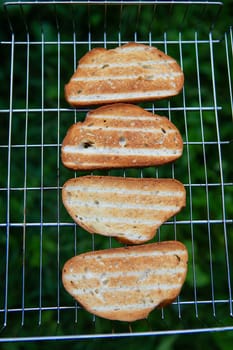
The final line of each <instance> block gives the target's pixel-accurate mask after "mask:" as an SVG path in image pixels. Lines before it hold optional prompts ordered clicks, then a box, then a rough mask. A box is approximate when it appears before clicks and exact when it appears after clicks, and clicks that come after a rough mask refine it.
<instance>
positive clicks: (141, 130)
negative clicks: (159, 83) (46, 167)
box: [61, 103, 183, 170]
mask: <svg viewBox="0 0 233 350" xmlns="http://www.w3.org/2000/svg"><path fill="white" fill-rule="evenodd" d="M182 152H183V141H182V137H181V134H180V132H179V130H178V129H177V128H176V126H175V125H174V124H173V123H172V122H171V121H169V119H168V118H167V117H164V116H159V115H156V114H152V113H150V112H148V111H146V110H144V109H142V108H141V107H138V106H135V105H131V104H125V103H117V104H113V105H107V106H102V107H99V108H97V109H95V110H92V111H91V112H89V113H88V114H87V116H86V118H85V120H84V122H78V123H75V124H73V125H72V126H71V127H70V128H69V129H68V131H67V134H66V136H65V138H64V140H63V142H62V147H61V159H62V163H63V165H64V166H66V167H68V168H70V169H74V170H94V169H111V168H129V167H148V166H157V165H162V164H165V163H169V162H173V161H175V160H177V159H178V158H179V157H180V156H181V155H182Z"/></svg>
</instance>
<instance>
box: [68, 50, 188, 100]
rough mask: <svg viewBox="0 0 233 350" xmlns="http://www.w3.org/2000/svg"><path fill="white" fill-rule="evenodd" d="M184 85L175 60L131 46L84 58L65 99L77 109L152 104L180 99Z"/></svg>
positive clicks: (157, 52)
mask: <svg viewBox="0 0 233 350" xmlns="http://www.w3.org/2000/svg"><path fill="white" fill-rule="evenodd" d="M183 84H184V74H183V72H182V70H181V68H180V66H179V64H178V63H177V62H176V61H175V60H174V59H173V58H172V57H170V56H168V55H166V54H165V53H164V52H162V51H160V50H158V49H157V48H156V47H152V46H148V45H143V44H139V43H128V44H125V45H122V46H120V47H117V48H114V49H109V50H106V49H104V48H94V49H92V50H91V51H89V52H88V53H87V54H85V55H84V56H83V57H82V58H81V59H80V61H79V63H78V67H77V70H76V72H75V73H74V74H73V75H72V77H71V79H70V81H69V83H68V84H66V86H65V97H66V100H67V102H68V103H69V104H70V105H72V106H75V107H78V106H88V105H96V104H106V103H113V102H141V101H151V100H156V99H162V98H168V97H171V96H175V95H177V94H178V93H179V92H180V91H181V89H182V87H183Z"/></svg>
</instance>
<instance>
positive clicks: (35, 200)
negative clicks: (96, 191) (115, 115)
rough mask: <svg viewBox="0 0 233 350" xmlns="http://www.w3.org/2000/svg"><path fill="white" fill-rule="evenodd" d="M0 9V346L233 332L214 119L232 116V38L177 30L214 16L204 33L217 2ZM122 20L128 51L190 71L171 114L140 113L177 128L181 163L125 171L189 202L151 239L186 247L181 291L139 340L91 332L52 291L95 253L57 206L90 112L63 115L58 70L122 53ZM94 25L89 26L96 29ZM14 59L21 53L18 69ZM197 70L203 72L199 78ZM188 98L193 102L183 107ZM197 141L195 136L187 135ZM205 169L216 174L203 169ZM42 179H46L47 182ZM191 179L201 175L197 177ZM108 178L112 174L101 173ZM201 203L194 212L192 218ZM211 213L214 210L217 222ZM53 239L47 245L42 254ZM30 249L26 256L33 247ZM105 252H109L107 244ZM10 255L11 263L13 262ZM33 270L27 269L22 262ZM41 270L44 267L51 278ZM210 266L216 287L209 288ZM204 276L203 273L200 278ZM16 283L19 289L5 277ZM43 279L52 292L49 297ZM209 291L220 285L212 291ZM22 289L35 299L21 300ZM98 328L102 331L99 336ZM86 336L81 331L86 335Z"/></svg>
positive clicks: (90, 323)
mask: <svg viewBox="0 0 233 350" xmlns="http://www.w3.org/2000/svg"><path fill="white" fill-rule="evenodd" d="M28 6H32V7H33V9H34V10H35V9H36V12H37V13H38V14H37V15H38V16H37V18H38V27H39V29H40V30H39V34H38V33H37V36H36V35H34V33H33V31H31V27H30V25H31V24H30V20H29V18H28V17H27V11H26V10H27V7H28ZM147 6H149V7H148V8H149V12H150V15H149V18H150V20H149V21H148V23H147V24H146V29H147V30H146V31H145V30H144V29H143V30H144V31H142V28H141V24H142V23H141V22H142V19H143V14H144V8H146V7H147ZM61 7H62V9H63V10H64V11H68V13H71V17H70V18H71V20H70V23H69V26H68V29H69V30H70V33H71V35H70V37H69V36H67V37H65V36H63V25H64V23H63V22H62V17H61V11H60V9H61ZM165 7H166V9H167V11H168V12H167V13H168V14H169V16H168V18H167V20H168V21H167V22H168V27H164V28H162V29H161V33H160V34H161V35H158V36H156V31H157V29H158V28H157V27H156V23H157V20H158V17H159V15H160V11H162V10H163V8H165ZM178 7H179V8H180V11H181V12H180V13H181V16H180V18H179V21H178V24H179V29H183V30H178V31H177V33H176V35H174V33H170V29H171V27H172V20H173V14H174V13H175V12H176V11H177V9H178ZM4 8H5V14H6V17H7V21H8V26H9V33H8V35H7V36H6V37H5V38H3V40H1V41H0V45H1V48H2V49H3V50H5V51H6V52H8V54H9V55H10V57H9V62H10V68H9V69H10V71H9V90H8V94H9V99H8V101H9V102H8V103H7V102H4V103H3V105H2V108H1V109H0V116H1V117H2V120H4V121H5V124H6V122H7V130H6V132H5V134H4V137H3V138H2V140H1V144H0V152H2V154H3V155H5V158H3V160H0V162H1V169H3V170H4V171H3V174H5V175H3V177H2V180H1V181H0V196H1V201H2V203H3V210H2V214H0V230H1V235H2V237H3V238H2V239H1V241H0V242H3V246H4V254H3V256H4V264H2V267H3V271H1V274H2V275H3V278H2V280H3V284H4V287H3V288H2V290H3V295H2V297H1V298H0V317H1V318H0V321H1V322H2V324H1V327H2V330H1V332H0V342H3V341H4V342H11V341H21V342H24V341H35V340H38V341H43V340H69V339H77V340H82V339H87V340H88V339H92V338H95V339H98V338H101V339H102V338H114V337H115V338H118V337H138V336H145V335H146V336H158V335H163V334H170V335H172V334H188V333H203V332H216V331H227V330H233V322H232V319H231V318H230V317H231V316H232V312H233V310H232V278H233V276H232V268H231V266H232V258H231V254H230V247H231V244H232V235H231V232H232V224H233V218H232V209H231V207H230V201H229V198H230V195H231V194H232V188H233V182H232V178H231V177H230V175H229V173H228V171H227V167H226V164H227V162H229V161H230V157H229V152H230V151H229V150H230V146H231V145H232V139H231V137H230V133H229V132H228V131H229V130H225V128H224V130H223V124H222V118H223V117H224V123H226V124H227V125H229V126H230V123H231V122H232V118H231V116H232V115H233V98H232V79H233V77H232V75H233V72H232V62H233V38H232V28H231V27H230V28H229V29H228V31H227V32H226V33H222V35H221V37H218V36H215V35H214V30H213V31H207V32H205V33H203V32H201V31H200V32H199V31H198V30H194V31H192V33H191V34H190V32H189V33H188V35H186V31H185V28H183V27H182V26H183V23H186V22H187V21H189V18H190V16H191V17H192V14H193V11H194V13H195V11H196V10H198V11H199V12H198V13H199V14H200V17H203V16H207V14H209V13H212V17H211V22H210V23H208V26H207V27H208V28H212V29H213V28H214V27H215V25H217V19H218V16H219V15H220V13H221V9H222V3H221V2H217V1H212V2H206V1H189V2H185V1H176V2H174V1H171V2H167V1H145V2H141V1H128V2H124V3H123V2H122V1H99V2H98V3H97V2H94V1H72V2H70V3H68V2H65V1H57V2H56V1H37V2H36V3H35V2H32V1H25V2H23V1H17V2H9V3H5V7H4ZM42 9H43V10H44V9H46V10H49V11H50V14H51V22H52V23H53V24H51V28H52V30H51V33H52V34H51V33H49V35H47V29H46V21H44V20H43V19H44V18H43V16H45V19H46V11H42ZM82 9H84V10H85V14H86V16H87V19H88V24H87V28H86V31H85V33H84V34H83V36H82V37H81V36H80V33H79V30H78V28H79V27H78V17H77V16H78V15H77V13H79V10H80V13H81V15H83V14H82V12H81V10H82ZM132 9H133V10H132ZM131 10H132V11H131ZM14 11H17V13H18V15H19V17H18V18H19V22H20V23H21V26H22V27H23V28H24V30H25V35H24V34H22V35H21V33H18V32H17V31H15V28H17V23H15V22H14V19H15V17H14ZM94 11H97V13H98V14H99V16H100V18H101V23H102V24H101V26H102V32H101V35H97V34H96V32H95V26H96V23H94V22H93V13H94ZM98 11H99V12H98ZM112 11H116V17H117V16H118V17H119V18H118V17H117V18H118V20H117V21H116V23H115V24H113V26H114V25H115V27H114V28H113V29H114V31H113V32H114V34H111V35H110V34H109V18H111V13H112ZM114 13H115V12H114ZM101 16H102V17H101ZM129 16H131V17H133V18H134V30H133V31H131V33H130V35H131V37H130V38H131V39H130V40H134V41H137V42H141V43H145V44H148V45H152V46H158V47H160V48H161V49H162V50H163V51H164V52H166V53H168V54H170V52H172V53H173V52H174V53H175V55H176V59H177V61H178V62H179V63H180V65H181V67H182V69H183V70H184V72H186V69H187V70H188V68H190V65H192V69H193V72H194V75H193V76H192V78H190V77H188V76H187V77H185V78H186V84H185V87H184V89H183V91H182V93H181V94H180V96H179V97H177V99H174V102H173V100H169V101H162V102H161V103H160V102H158V103H155V104H153V103H150V104H145V109H147V110H149V111H152V112H153V113H158V114H159V113H161V114H165V115H167V116H168V117H169V119H170V120H172V121H173V122H174V123H175V124H178V127H179V128H180V130H181V132H182V135H183V139H184V155H183V157H182V160H181V161H179V162H180V163H177V164H176V163H175V164H171V165H169V166H166V167H165V168H156V169H149V170H148V169H139V170H138V171H137V170H134V173H133V176H136V177H144V176H146V177H147V176H148V174H149V176H152V175H153V176H154V177H160V176H164V174H165V176H167V177H173V178H176V177H177V176H178V177H179V178H180V179H181V180H183V183H184V186H185V188H186V191H187V198H188V201H187V207H186V209H185V210H184V211H183V212H182V213H181V214H180V215H179V216H177V217H175V218H173V219H171V220H169V221H168V222H166V223H165V224H164V225H163V226H162V227H161V229H160V230H159V232H158V239H161V240H163V239H164V238H165V237H166V238H168V239H172V238H174V239H179V240H184V241H185V243H186V244H187V245H188V249H189V256H190V257H189V276H188V282H187V283H186V284H187V286H186V287H184V290H182V292H181V295H180V296H179V297H178V298H177V300H176V301H174V302H173V304H172V305H171V307H170V308H168V309H167V308H166V309H162V310H161V311H158V313H157V314H156V317H154V318H153V315H152V316H151V318H150V319H149V320H148V322H144V323H143V325H142V328H141V331H138V329H139V328H140V327H139V328H138V327H137V328H136V330H135V328H134V325H133V324H132V325H123V326H119V324H114V325H113V324H112V323H111V322H109V323H107V324H106V322H107V321H103V320H102V321H101V320H99V319H98V318H96V317H93V316H92V315H89V314H88V313H86V312H85V311H84V310H83V308H82V307H81V306H80V305H79V304H78V303H76V302H75V303H74V302H72V299H70V298H68V297H67V295H66V294H65V292H64V290H63V288H62V285H61V268H62V265H63V263H64V261H65V259H66V258H68V257H71V256H73V255H75V254H78V253H79V252H82V251H84V250H85V249H88V250H91V249H93V250H95V249H98V248H99V246H101V244H102V243H103V241H100V238H98V237H95V236H94V235H92V236H90V235H88V234H87V233H85V232H83V231H82V230H81V229H80V228H79V227H77V225H76V224H74V222H73V221H72V220H71V219H70V218H69V217H68V216H67V215H66V212H65V210H64V207H63V205H62V201H61V194H60V191H61V188H62V184H63V182H64V181H65V180H66V179H67V178H68V176H70V177H71V176H72V177H73V176H79V175H80V174H79V173H70V172H67V170H65V169H64V167H63V166H62V165H61V162H60V147H61V141H62V139H63V137H64V135H65V132H66V130H67V128H68V127H69V126H70V125H71V124H72V123H73V122H76V121H78V120H81V119H82V118H83V115H85V114H86V112H87V111H88V110H87V109H85V108H82V109H78V110H75V109H72V108H69V107H68V106H67V104H66V103H65V101H64V98H63V87H64V84H65V83H66V82H67V79H68V78H69V77H68V76H67V65H68V66H69V65H70V66H71V67H72V68H71V71H72V70H73V71H74V70H75V69H76V65H77V61H78V59H79V58H80V57H81V56H82V54H83V51H84V49H85V50H86V51H88V50H91V49H92V48H93V47H96V46H97V47H99V46H102V47H105V48H108V47H113V46H118V45H122V44H124V43H126V42H128V40H129V39H128V38H127V35H128V34H127V33H126V30H125V26H126V24H127V23H128V20H129ZM174 17H176V16H174ZM208 18H209V17H208ZM96 21H97V22H98V18H97V19H96ZM170 26H171V27H170ZM143 28H144V27H143ZM195 29H196V28H195ZM0 39H1V38H0ZM66 50H69V52H70V53H71V56H70V57H71V61H70V62H69V63H67V62H64V56H65V57H66V54H65V52H66ZM5 51H4V52H5ZM218 51H221V54H222V52H224V53H225V55H224V57H223V58H222V66H223V70H224V73H225V74H226V82H227V91H226V92H225V94H226V95H225V96H224V101H223V98H222V96H220V95H218V91H219V90H218V83H217V79H218V76H217V68H216V63H215V58H216V55H217V54H218ZM19 52H20V54H22V53H23V58H22V56H20V54H19ZM203 52H205V55H203ZM35 53H36V54H37V55H38V60H37V62H33V59H34V57H35ZM50 55H52V56H53V58H54V61H53V62H55V70H52V68H51V66H50V61H49V57H50ZM63 55H64V56H63ZM222 56H223V54H222ZM18 59H21V61H20V62H21V63H22V71H23V76H24V78H23V84H22V86H23V88H22V89H24V91H23V92H22V96H23V98H24V104H22V103H21V104H20V103H18V102H17V101H18V100H17V96H16V92H18V86H17V84H18V81H17V72H16V66H17V65H18V61H17V60H18ZM190 62H191V63H190ZM203 63H204V64H205V67H206V68H205V69H206V71H203ZM35 64H36V65H38V70H37V74H35V73H34V67H33V66H34V65H35ZM69 68H70V67H68V69H69ZM50 70H51V71H52V72H53V73H54V72H55V73H54V75H55V77H54V79H53V84H54V85H53V87H54V90H55V98H54V99H53V100H52V102H51V101H50V100H48V98H47V89H48V88H49V86H48V72H50ZM64 70H65V74H64ZM33 79H34V80H35V82H34V80H33ZM206 80H208V82H206ZM32 83H34V84H35V86H36V87H35V91H36V92H37V94H38V96H39V98H38V99H37V102H36V103H35V102H34V100H33V96H32V95H33V93H34V91H33V90H32V91H31V86H32ZM206 86H208V93H209V95H210V96H209V99H206V96H205V88H206ZM191 90H192V96H194V97H192V99H191V98H190V91H191ZM203 91H204V92H203ZM207 102H208V103H207ZM210 102H211V103H210ZM226 109H227V110H226ZM50 123H51V124H50ZM209 128H211V129H212V133H211V134H209ZM195 129H196V133H194V130H195ZM228 129H229V128H228ZM35 130H36V132H35ZM197 131H198V132H197ZM20 134H21V135H22V136H20ZM194 135H195V136H194ZM210 135H211V137H210ZM226 150H227V151H226ZM211 152H212V153H213V154H211ZM18 157H21V158H20V159H22V160H23V161H22V163H21V164H20V165H19V164H18V162H17V158H18ZM210 159H211V160H210ZM197 162H199V163H198V164H197ZM50 163H51V164H50ZM211 166H213V167H215V168H214V169H211V168H210V167H211ZM47 167H48V169H49V173H48V170H46V169H47ZM196 167H198V168H199V169H200V174H199V175H198V176H197V175H196V173H197V171H196V170H195V168H196ZM164 169H165V170H164ZM214 171H215V175H214V174H213V172H214ZM31 172H33V175H31ZM16 174H17V175H16ZM108 174H112V172H111V171H109V172H108ZM130 174H132V173H131V172H130V170H127V169H123V170H120V175H122V176H130ZM48 175H49V179H48ZM199 193H200V194H201V198H200V202H201V204H200V208H201V209H200V208H199V207H198V205H199V203H198V201H199V197H198V194H199ZM48 202H49V204H48ZM215 202H216V203H215ZM215 206H218V210H217V209H216V208H215ZM52 207H53V208H52ZM197 207H198V208H199V209H198V210H197ZM15 208H17V210H19V211H20V214H17V213H16V214H15V213H14V212H13V209H14V210H15ZM167 231H169V234H167ZM217 234H219V235H221V240H219V241H221V246H220V247H219V252H218V253H216V251H217V250H218V247H216V243H215V239H216V236H217ZM51 237H53V240H52V242H51ZM54 237H55V239H54ZM33 240H35V242H36V244H35V242H34V243H33V242H32V241H33ZM15 242H16V243H17V244H19V245H20V247H19V246H17V244H15ZM104 244H105V245H106V246H114V245H115V243H114V241H113V240H111V239H110V240H109V241H108V242H107V243H106V241H105V243H104ZM200 244H202V245H203V244H204V248H202V251H206V257H203V259H204V261H205V263H206V264H205V266H203V263H202V261H201V258H202V257H200V256H199V245H200ZM15 247H17V248H16V249H17V251H16V253H14V254H13V250H14V249H15ZM17 253H18V254H19V256H18V264H17V271H13V270H12V269H13V268H14V267H15V266H16V265H14V260H15V254H17ZM219 255H220V256H221V259H220V258H219ZM33 256H35V257H34V258H33ZM50 257H51V259H50ZM33 259H34V261H31V260H33ZM220 260H221V261H220ZM219 261H220V262H219ZM51 263H52V266H50V264H51ZM219 266H220V274H222V276H218V268H219ZM34 269H35V272H34ZM203 269H204V270H205V273H203V272H202V270H203ZM17 273H18V274H19V276H18V280H17V279H16V278H15V276H14V275H15V274H17ZM33 274H34V276H33V277H34V278H33V281H34V282H33V283H35V286H33V287H34V288H31V287H30V277H29V276H31V275H33ZM47 278H51V280H52V281H53V283H54V288H53V290H51V286H50V285H49V284H48V281H47ZM206 280H208V282H206ZM219 281H221V285H218V282H219ZM16 283H17V285H16ZM12 288H14V289H16V290H20V291H19V293H18V294H17V300H12V297H11V295H12ZM32 289H34V292H33V293H34V294H33V295H32V296H31V295H30V293H31V290H32ZM206 310H207V311H206ZM154 313H156V311H154ZM50 314H51V315H53V316H52V317H51V319H50V322H52V323H53V327H52V328H53V329H55V328H56V331H55V332H54V333H53V334H51V333H49V334H48V333H47V329H45V328H46V323H45V325H44V315H50ZM18 317H19V318H20V319H18ZM48 317H49V316H48ZM66 317H67V319H68V320H69V323H70V322H73V324H74V325H75V330H73V329H74V328H72V331H71V330H70V329H68V330H67V331H66V329H65V326H64V328H63V322H64V319H66ZM83 319H84V320H85V321H83ZM202 319H203V321H201V320H202ZM28 320H30V321H29V323H30V322H34V323H36V324H37V325H38V330H37V332H35V333H33V334H30V333H29V334H28V331H27V330H28ZM170 321H171V323H169V322H170ZM177 321H179V324H177ZM82 322H84V323H82ZM85 322H86V323H85ZM101 322H104V327H103V328H102V326H101ZM16 325H20V330H19V332H18V335H17V336H14V337H13V335H12V334H13V333H12V329H13V328H14V327H15V326H16ZM55 325H56V326H55ZM88 327H89V328H90V329H91V330H90V331H87V329H88ZM121 327H123V328H121ZM59 329H60V330H59ZM106 329H107V331H106ZM122 329H123V330H122ZM24 330H25V331H24ZM56 332H57V333H56ZM25 334H27V336H25Z"/></svg>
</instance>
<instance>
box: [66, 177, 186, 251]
mask: <svg viewBox="0 0 233 350" xmlns="http://www.w3.org/2000/svg"><path fill="white" fill-rule="evenodd" d="M62 200H63V204H64V206H65V208H66V209H67V211H68V213H69V214H70V216H71V217H72V218H73V220H74V221H75V222H76V223H78V224H79V225H80V226H82V227H83V228H84V229H86V230H87V231H88V232H90V233H98V234H101V235H104V236H112V237H115V238H117V239H118V240H119V241H121V242H124V243H129V244H140V243H144V242H147V241H149V240H151V239H152V238H153V237H154V236H155V233H156V230H157V229H158V227H160V226H161V225H162V224H163V223H164V222H165V221H166V220H168V219H169V218H171V217H172V216H174V215H175V214H177V213H178V212H179V211H180V210H181V209H182V208H183V207H184V206H185V202H186V192H185V188H184V186H183V184H181V183H180V182H179V181H177V180H174V179H152V178H141V179H138V178H124V177H114V176H92V175H88V176H81V177H77V178H73V179H70V180H68V181H67V182H66V183H65V184H64V186H63V189H62Z"/></svg>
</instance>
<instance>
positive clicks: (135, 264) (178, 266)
mask: <svg viewBox="0 0 233 350" xmlns="http://www.w3.org/2000/svg"><path fill="white" fill-rule="evenodd" d="M187 262H188V252H187V249H186V247H185V246H184V245H183V244H182V243H180V242H178V241H164V242H160V243H151V244H146V245H141V246H131V247H124V248H112V249H106V250H100V251H94V252H87V253H84V254H81V255H79V256H75V257H73V258H71V259H70V260H68V261H67V262H66V263H65V265H64V267H63V272H62V281H63V285H64V287H65V289H66V290H67V292H68V293H70V294H71V295H72V296H73V297H74V298H75V299H76V300H77V301H78V302H79V303H80V304H81V305H82V306H83V307H84V308H86V309H87V310H88V311H89V312H91V313H93V314H95V315H98V316H100V317H104V318H107V319H111V320H121V321H128V322H131V321H135V320H138V319H143V318H146V317H147V316H148V314H149V313H150V312H151V311H152V310H153V309H154V308H155V307H162V306H165V305H167V304H169V303H171V302H172V301H174V299H175V298H176V297H177V296H178V295H179V293H180V291H181V288H182V286H183V283H184V280H185V277H186V273H187Z"/></svg>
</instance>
